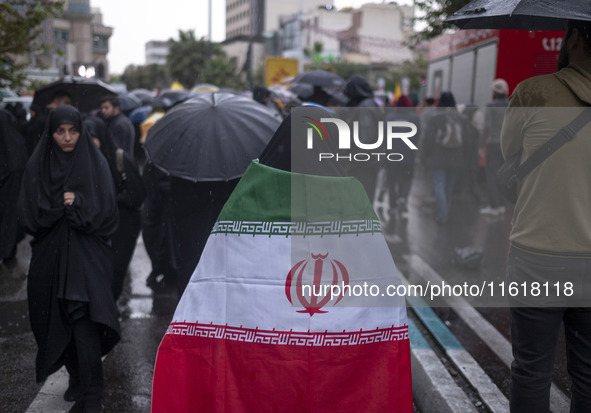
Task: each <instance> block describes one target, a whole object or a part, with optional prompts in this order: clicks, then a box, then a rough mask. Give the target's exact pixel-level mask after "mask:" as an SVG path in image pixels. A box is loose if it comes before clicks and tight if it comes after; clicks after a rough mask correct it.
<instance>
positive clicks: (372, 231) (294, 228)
mask: <svg viewBox="0 0 591 413" xmlns="http://www.w3.org/2000/svg"><path fill="white" fill-rule="evenodd" d="M294 169H295V168H294ZM399 284H400V278H399V277H398V273H397V270H396V266H395V264H394V262H393V260H392V257H391V254H390V251H389V249H388V246H387V244H386V242H385V240H384V237H383V234H382V232H381V228H380V224H379V221H378V218H377V217H376V215H375V212H374V210H373V208H372V205H371V203H370V201H369V199H368V198H367V195H366V193H365V190H364V188H363V186H362V185H361V184H360V183H359V181H357V180H356V179H354V178H350V177H332V176H319V175H310V174H302V173H294V172H288V171H285V170H280V169H275V168H272V167H269V166H266V165H262V164H261V163H259V162H257V161H253V163H252V164H251V165H250V167H249V168H248V170H247V171H246V173H245V174H244V176H243V177H242V179H241V180H240V182H239V183H238V185H237V186H236V188H235V190H234V192H233V193H232V195H231V196H230V198H229V200H228V202H227V203H226V205H225V206H224V208H223V209H222V212H221V213H220V215H219V217H218V220H217V222H216V224H215V225H214V228H213V230H212V232H211V235H210V236H209V239H208V241H207V244H206V246H205V249H204V252H203V255H202V257H201V260H200V262H199V264H198V266H197V268H196V270H195V272H194V273H193V276H192V277H191V280H190V282H189V284H188V286H187V288H186V290H185V292H184V294H183V296H182V298H181V300H180V301H179V304H178V306H177V309H176V311H175V314H174V316H173V320H172V322H171V324H170V326H169V328H168V330H167V332H166V334H165V336H164V338H163V340H162V342H161V344H160V347H159V349H158V354H157V357H156V365H155V370H154V380H153V392H152V412H154V413H163V412H166V413H174V412H232V413H236V412H310V413H317V412H327V413H328V412H330V413H334V412H380V413H381V412H409V413H410V412H412V410H413V407H412V389H411V369H410V345H409V338H408V325H407V318H406V308H405V302H404V298H403V297H390V296H388V294H386V291H387V288H388V286H396V285H399ZM364 286H365V292H364ZM377 290H379V291H381V292H378V293H377V294H376V291H377Z"/></svg>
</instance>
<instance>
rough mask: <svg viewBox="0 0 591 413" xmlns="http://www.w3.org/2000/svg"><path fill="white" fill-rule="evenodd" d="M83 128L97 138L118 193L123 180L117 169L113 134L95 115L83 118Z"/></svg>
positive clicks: (121, 187)
mask: <svg viewBox="0 0 591 413" xmlns="http://www.w3.org/2000/svg"><path fill="white" fill-rule="evenodd" d="M84 128H85V129H86V130H87V131H88V134H89V135H90V137H91V138H96V139H98V140H99V142H100V144H101V146H100V148H99V149H100V151H101V153H102V154H103V155H104V156H105V158H107V162H108V163H109V169H110V170H111V175H112V176H113V180H114V182H115V189H116V190H117V193H119V192H120V191H121V190H122V189H123V180H122V179H121V174H120V173H119V171H118V170H117V145H116V144H115V141H114V140H113V135H112V134H111V131H110V129H109V127H108V126H107V124H106V123H105V121H104V120H102V119H101V118H99V117H96V116H89V117H87V118H85V119H84Z"/></svg>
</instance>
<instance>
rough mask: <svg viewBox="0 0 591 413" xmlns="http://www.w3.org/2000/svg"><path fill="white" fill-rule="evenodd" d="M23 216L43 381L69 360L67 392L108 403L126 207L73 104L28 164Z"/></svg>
mask: <svg viewBox="0 0 591 413" xmlns="http://www.w3.org/2000/svg"><path fill="white" fill-rule="evenodd" d="M19 213H20V221H21V224H22V225H23V227H24V229H25V230H26V231H27V232H28V233H30V234H31V235H33V237H34V238H33V241H31V247H32V256H31V264H30V268H29V276H28V277H29V278H28V286H27V289H28V299H29V316H30V321H31V328H32V330H33V333H34V335H35V340H36V341H37V346H38V348H39V350H38V353H37V360H36V372H37V381H38V382H41V381H44V380H45V379H46V378H47V376H48V375H50V374H51V373H53V372H55V371H56V370H58V369H59V368H60V367H61V366H63V365H64V364H65V365H66V368H67V370H68V372H69V374H70V382H69V387H68V390H67V391H66V394H65V395H64V398H65V399H66V400H69V401H77V406H76V407H77V409H75V410H78V411H83V412H86V413H89V412H100V411H102V407H101V399H102V395H103V373H102V363H101V356H102V355H104V354H106V353H107V352H109V351H110V350H111V349H112V348H113V346H114V345H115V344H116V343H117V342H118V341H119V336H120V333H119V323H118V320H117V307H116V305H115V300H114V299H113V295H112V293H111V278H112V274H113V269H112V256H111V247H110V236H111V234H112V233H113V232H114V231H115V229H116V228H117V223H118V214H117V202H116V198H115V189H114V185H113V178H112V177H111V173H110V171H109V166H108V164H107V161H106V159H105V158H104V156H103V155H102V154H101V153H100V151H99V150H98V149H97V148H96V146H95V145H94V144H93V143H92V140H91V138H90V136H89V135H88V133H87V132H86V131H85V130H84V126H83V123H82V117H81V115H80V113H79V112H78V110H77V109H75V108H74V107H72V106H70V105H62V106H59V107H57V108H55V109H54V110H53V111H52V112H51V114H50V115H49V118H48V120H47V124H46V127H45V132H44V133H43V135H42V137H41V140H40V141H39V144H38V145H37V147H36V148H35V151H34V152H33V154H32V155H31V159H30V160H29V163H28V164H27V168H26V170H25V175H24V178H23V185H22V188H21V194H20V198H19Z"/></svg>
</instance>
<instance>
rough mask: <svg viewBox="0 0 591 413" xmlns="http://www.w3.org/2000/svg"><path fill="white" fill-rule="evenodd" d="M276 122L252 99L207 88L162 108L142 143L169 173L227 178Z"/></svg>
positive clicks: (237, 173)
mask: <svg viewBox="0 0 591 413" xmlns="http://www.w3.org/2000/svg"><path fill="white" fill-rule="evenodd" d="M279 123H280V121H279V120H277V119H276V118H275V117H274V116H273V114H272V113H270V112H269V111H268V110H267V109H266V108H265V107H264V106H263V105H261V104H260V103H258V102H255V101H254V100H252V99H248V98H246V97H242V96H235V95H232V94H227V93H211V94H209V95H201V96H198V97H195V98H192V99H190V100H187V101H185V102H183V103H180V104H179V105H177V106H175V107H174V108H173V109H171V110H170V111H169V112H167V113H166V114H165V115H164V117H162V119H160V120H159V121H158V122H157V123H156V124H155V125H154V126H152V127H151V128H150V130H149V131H148V136H147V138H146V143H145V145H144V147H145V149H146V154H147V156H148V159H149V160H150V162H152V163H153V164H154V165H155V166H157V167H158V168H160V169H162V170H163V171H165V172H166V173H168V174H170V175H172V176H176V177H179V178H184V179H188V180H191V181H193V182H198V181H229V180H231V179H235V178H239V177H241V176H242V175H243V174H244V171H246V168H247V167H248V165H249V164H250V162H251V161H252V160H253V159H256V158H258V156H259V155H260V154H261V153H262V152H263V149H265V146H266V145H267V143H268V142H269V140H270V139H271V136H273V133H274V132H275V130H276V129H277V127H278V126H279Z"/></svg>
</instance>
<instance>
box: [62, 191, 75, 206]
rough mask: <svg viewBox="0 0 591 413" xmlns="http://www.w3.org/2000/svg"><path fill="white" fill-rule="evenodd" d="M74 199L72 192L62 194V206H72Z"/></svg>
mask: <svg viewBox="0 0 591 413" xmlns="http://www.w3.org/2000/svg"><path fill="white" fill-rule="evenodd" d="M75 199H76V195H75V194H74V192H64V205H72V204H73V203H74V200H75Z"/></svg>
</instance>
